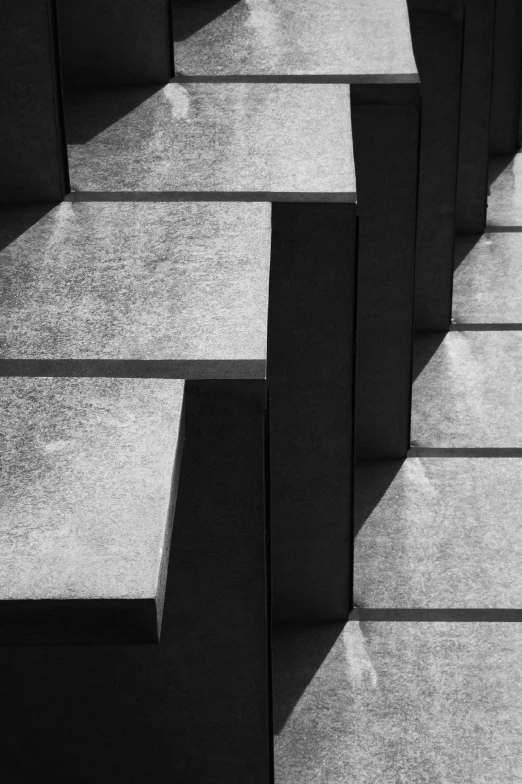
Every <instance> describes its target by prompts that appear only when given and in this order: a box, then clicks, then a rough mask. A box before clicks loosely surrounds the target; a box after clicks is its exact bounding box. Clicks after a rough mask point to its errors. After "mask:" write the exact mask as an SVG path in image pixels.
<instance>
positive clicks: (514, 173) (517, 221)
mask: <svg viewBox="0 0 522 784" xmlns="http://www.w3.org/2000/svg"><path fill="white" fill-rule="evenodd" d="M487 225H488V226H491V227H494V226H521V227H522V153H518V154H517V155H498V156H494V157H492V158H491V159H490V161H489V197H488V215H487Z"/></svg>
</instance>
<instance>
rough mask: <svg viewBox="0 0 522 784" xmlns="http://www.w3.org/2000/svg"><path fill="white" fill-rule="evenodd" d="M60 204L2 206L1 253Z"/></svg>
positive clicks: (0, 220)
mask: <svg viewBox="0 0 522 784" xmlns="http://www.w3.org/2000/svg"><path fill="white" fill-rule="evenodd" d="M57 206H58V202H48V203H45V204H6V205H1V206H0V251H2V250H4V249H5V248H7V247H9V245H11V243H12V242H14V241H15V240H17V239H18V237H21V236H22V234H25V232H26V231H28V230H29V229H30V228H31V226H34V225H35V224H36V223H38V221H39V220H41V219H42V218H44V217H45V216H46V215H47V214H48V213H49V212H51V210H53V209H54V208H55V207H57Z"/></svg>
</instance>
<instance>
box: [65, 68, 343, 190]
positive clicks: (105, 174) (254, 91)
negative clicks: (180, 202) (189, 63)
mask: <svg viewBox="0 0 522 784" xmlns="http://www.w3.org/2000/svg"><path fill="white" fill-rule="evenodd" d="M65 108H66V127H67V138H68V142H69V145H68V149H69V163H70V171H71V187H72V189H73V191H77V192H82V191H111V192H121V191H133V192H134V191H153V192H157V191H161V192H169V193H173V194H177V195H178V197H179V198H184V197H185V198H186V196H187V195H190V196H193V195H195V194H197V198H199V199H204V198H205V197H208V198H221V199H223V198H225V199H228V198H236V199H237V198H241V199H242V200H248V199H250V198H256V199H264V200H267V201H278V200H292V201H302V200H307V201H312V200H313V201H354V200H355V191H356V186H355V172H354V163H353V148H352V135H351V125H350V88H349V87H348V86H345V85H276V84H271V85H255V84H226V85H225V84H222V85H212V84H187V85H183V84H179V83H169V84H167V85H166V86H165V87H163V88H161V89H158V90H153V89H149V88H141V89H140V88H120V89H112V90H110V89H105V90H98V91H79V92H75V93H67V94H66V102H65Z"/></svg>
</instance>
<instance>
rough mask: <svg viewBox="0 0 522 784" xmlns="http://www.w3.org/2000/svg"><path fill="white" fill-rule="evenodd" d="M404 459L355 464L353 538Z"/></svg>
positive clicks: (390, 482)
mask: <svg viewBox="0 0 522 784" xmlns="http://www.w3.org/2000/svg"><path fill="white" fill-rule="evenodd" d="M404 459H405V458H400V459H398V460H383V461H377V460H375V461H367V462H364V463H359V464H358V465H357V467H356V469H355V482H354V486H355V487H354V537H355V538H356V537H357V534H358V533H359V531H360V530H361V528H362V527H363V526H364V524H365V522H366V520H367V519H368V518H369V517H370V516H371V515H372V513H373V511H374V509H375V508H376V506H378V504H379V503H380V501H381V499H382V498H383V496H384V494H385V493H386V491H387V490H388V488H389V487H390V485H391V484H392V482H393V481H394V479H395V477H396V476H397V474H398V473H399V471H400V469H401V466H402V464H403V463H404Z"/></svg>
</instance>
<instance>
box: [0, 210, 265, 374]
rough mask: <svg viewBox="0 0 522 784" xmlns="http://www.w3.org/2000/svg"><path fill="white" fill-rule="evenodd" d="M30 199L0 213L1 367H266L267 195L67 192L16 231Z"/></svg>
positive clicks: (62, 370) (59, 370)
mask: <svg viewBox="0 0 522 784" xmlns="http://www.w3.org/2000/svg"><path fill="white" fill-rule="evenodd" d="M31 209H32V208H29V207H28V208H26V209H18V210H17V209H12V210H8V209H6V210H5V212H4V216H3V217H4V222H3V224H4V225H5V226H6V227H9V231H10V233H11V237H10V239H11V240H12V241H11V242H10V244H7V246H6V247H5V248H4V250H3V251H2V252H1V254H0V260H1V263H0V277H1V280H2V286H3V288H4V292H5V293H4V298H3V304H2V311H1V315H0V323H1V327H0V331H1V333H2V336H3V337H2V340H1V351H0V357H1V361H0V366H1V368H2V372H3V373H6V372H8V373H14V374H20V373H22V374H25V373H26V372H28V373H32V374H34V373H37V372H40V373H41V374H43V375H48V374H49V373H51V374H52V375H64V374H65V375H71V374H72V375H75V374H78V373H79V374H80V375H82V374H83V375H99V374H101V375H106V374H109V375H128V374H130V375H145V376H147V375H148V376H150V375H167V376H171V377H172V376H174V377H177V378H201V377H203V378H208V377H218V378H219V377H229V378H230V377H231V378H237V377H239V378H244V377H247V378H249V377H250V378H251V377H254V378H259V377H261V378H263V377H264V376H265V365H266V339H267V338H266V335H267V308H268V277H269V266H270V239H271V237H270V205H268V204H264V203H260V204H238V203H236V204H231V203H230V204H217V203H213V204H206V203H176V204H165V203H137V202H132V203H88V204H71V203H66V202H65V203H63V204H61V205H59V206H58V207H56V208H55V209H53V210H52V211H50V212H49V213H47V214H46V215H45V216H44V217H42V218H40V219H39V220H38V221H37V222H36V223H35V224H34V225H32V226H31V227H30V228H29V229H26V230H25V231H21V232H20V234H19V236H18V237H17V238H15V239H14V240H13V239H12V236H13V234H15V232H14V227H15V226H16V225H17V221H18V222H19V223H21V224H22V227H24V226H25V224H24V219H25V218H26V213H27V211H30V210H31ZM5 231H7V228H6V229H5Z"/></svg>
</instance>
